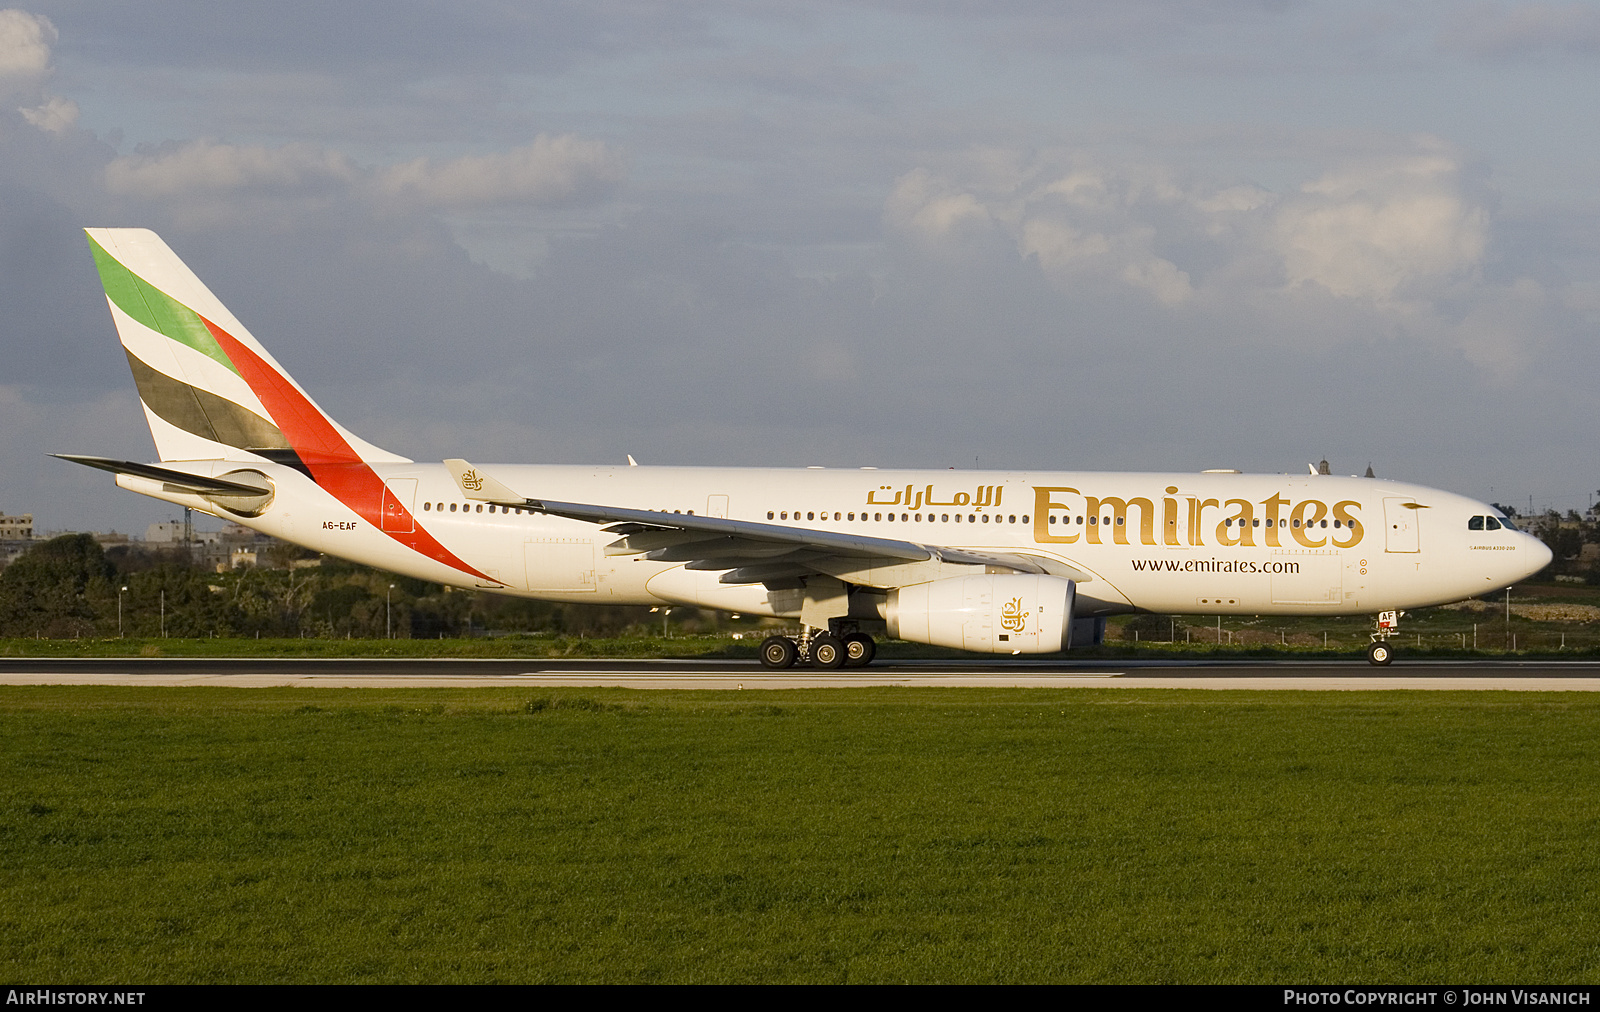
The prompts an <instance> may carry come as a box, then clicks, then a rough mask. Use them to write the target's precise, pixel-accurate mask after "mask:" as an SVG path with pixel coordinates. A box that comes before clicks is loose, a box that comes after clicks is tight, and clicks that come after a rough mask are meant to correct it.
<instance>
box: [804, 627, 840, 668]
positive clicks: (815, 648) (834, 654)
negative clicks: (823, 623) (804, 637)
mask: <svg viewBox="0 0 1600 1012" xmlns="http://www.w3.org/2000/svg"><path fill="white" fill-rule="evenodd" d="M845 658H846V654H845V646H844V644H843V643H841V642H839V637H837V636H835V635H834V634H833V633H823V634H822V635H821V636H817V637H814V638H813V639H812V640H811V663H812V664H814V665H816V666H817V667H819V668H842V667H844V662H845Z"/></svg>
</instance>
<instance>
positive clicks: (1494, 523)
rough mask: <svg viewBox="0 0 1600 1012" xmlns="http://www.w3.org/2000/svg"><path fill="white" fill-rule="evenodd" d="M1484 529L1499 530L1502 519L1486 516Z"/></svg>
mask: <svg viewBox="0 0 1600 1012" xmlns="http://www.w3.org/2000/svg"><path fill="white" fill-rule="evenodd" d="M1483 529H1484V530H1486V531H1498V530H1499V529H1500V521H1498V520H1496V519H1495V518H1494V517H1485V518H1484V520H1483Z"/></svg>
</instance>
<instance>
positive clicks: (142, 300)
mask: <svg viewBox="0 0 1600 1012" xmlns="http://www.w3.org/2000/svg"><path fill="white" fill-rule="evenodd" d="M89 248H90V249H91V250H92V251H93V252H94V264H95V266H96V267H97V268H99V270H100V283H101V284H102V285H104V286H105V289H106V295H107V296H109V297H110V299H111V301H112V302H114V303H116V304H117V308H118V309H120V310H122V311H123V312H124V313H127V314H128V315H129V316H131V317H133V318H134V319H135V320H138V321H139V322H140V323H142V324H144V325H145V326H146V327H149V328H150V329H151V330H153V331H155V332H156V333H158V334H165V335H166V336H167V337H170V338H172V339H173V340H174V341H177V342H178V343H180V344H186V345H188V346H189V347H191V348H193V349H194V350H195V351H198V352H199V353H200V354H202V355H205V356H208V357H209V358H213V359H215V360H217V361H218V362H220V363H222V364H223V365H225V366H227V367H228V369H230V370H232V371H233V372H234V373H237V372H238V371H239V370H238V369H235V368H234V366H233V363H232V362H230V361H229V360H228V356H227V354H226V353H225V352H223V350H222V346H221V345H219V344H217V339H216V338H214V337H212V336H211V331H209V330H207V329H206V325H205V322H204V321H203V320H201V319H200V314H199V313H196V312H195V311H194V310H192V309H190V308H189V307H188V306H185V305H184V304H183V303H181V302H178V301H177V300H175V299H173V298H172V297H171V296H169V295H167V294H166V293H165V292H162V291H160V290H158V289H156V288H153V287H151V286H150V285H149V283H147V282H146V281H145V280H144V279H143V278H141V277H139V276H138V275H137V274H135V273H133V272H132V271H130V270H128V268H126V267H124V266H122V263H121V262H120V261H118V260H117V258H116V257H114V256H112V255H111V254H110V253H107V252H106V251H105V250H104V249H102V248H101V246H100V244H99V243H97V242H95V241H94V239H92V238H91V239H90V240H89Z"/></svg>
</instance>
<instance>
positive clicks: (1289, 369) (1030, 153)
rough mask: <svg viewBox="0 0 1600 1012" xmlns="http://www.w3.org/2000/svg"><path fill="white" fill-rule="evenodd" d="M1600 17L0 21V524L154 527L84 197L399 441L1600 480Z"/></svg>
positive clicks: (711, 11)
mask: <svg viewBox="0 0 1600 1012" xmlns="http://www.w3.org/2000/svg"><path fill="white" fill-rule="evenodd" d="M1597 82H1600V5H1596V4H1587V3H1479V4H1470V3H1444V2H1440V3H1430V2H1394V0H1389V2H1384V3H1372V4H1364V3H1361V2H1350V0H1344V2H1339V3H1332V2H1317V0H1256V2H1227V0H1148V2H1139V0H1129V2H1124V3H1118V4H1106V3H1100V2H1075V0H1052V2H1042V0H1040V2H1018V3H1011V4H998V3H993V2H986V3H977V2H965V0H944V2H939V0H923V2H916V3H912V2H904V0H878V2H872V0H855V2H851V3H848V4H844V3H837V4H836V3H828V2H812V3H804V2H798V0H769V2H762V0H740V2H737V3H735V2H715V0H706V2H695V0H676V2H671V3H649V2H629V0H592V2H570V3H561V2H541V3H531V2H530V3H504V2H481V3H480V2H476V0H452V2H450V3H443V2H437V3H436V2H403V0H390V2H385V3H370V2H363V0H350V2H345V3H340V4H328V3H323V2H305V0H275V2H273V3H271V4H265V3H261V4H254V3H246V4H215V3H209V2H207V3H202V2H198V0H143V2H140V3H122V2H115V3H114V2H107V0H95V2H88V0H58V2H44V0H39V2H35V3H32V4H31V5H30V6H28V7H26V8H25V9H11V10H5V11H0V510H3V511H5V512H9V513H17V512H24V511H32V512H34V513H35V514H36V515H37V521H36V523H37V524H38V526H39V527H41V528H44V529H105V528H108V527H112V526H115V527H117V528H118V529H122V530H129V529H132V530H136V531H137V530H142V528H143V526H144V525H145V524H147V523H149V522H151V521H153V520H158V519H164V518H166V517H167V516H168V515H169V514H170V512H171V510H170V508H168V507H165V506H163V505H162V504H158V503H154V502H150V501H148V500H144V499H142V498H141V497H138V496H135V495H133V494H131V493H124V492H119V491H117V490H115V489H114V488H112V487H111V486H110V483H109V481H108V480H107V479H106V478H105V476H104V475H101V474H99V473H96V472H89V471H87V470H85V469H80V468H75V467H73V466H71V465H68V464H65V463H61V462H57V461H54V460H52V459H50V458H48V457H46V456H45V454H46V453H47V452H50V451H60V452H79V453H97V454H104V455H109V456H128V457H133V458H140V459H147V458H150V457H151V456H152V455H153V448H152V446H151V444H150V440H149V436H148V432H147V430H146V429H145V426H144V423H143V419H142V415H141V413H140V411H139V407H138V401H137V398H136V396H135V394H134V391H133V385H132V382H131V379H130V377H129V376H128V373H127V365H126V362H125V360H124V359H123V356H122V355H121V354H120V352H119V351H118V349H117V346H116V343H115V342H116V338H115V334H114V331H113V329H112V325H111V321H110V318H109V315H108V313H107V311H106V308H105V303H104V300H103V298H102V296H101V294H100V288H99V284H98V281H97V279H96V277H95V274H94V269H93V264H92V262H91V260H90V257H89V253H88V249H87V245H86V243H85V242H84V240H83V238H82V235H81V233H80V232H79V231H78V229H79V228H80V227H81V226H84V225H141V226H146V227H150V228H154V229H156V230H157V231H158V232H160V233H161V234H162V236H163V237H164V238H165V239H166V240H167V242H168V244H169V245H171V246H172V247H173V248H174V249H175V250H177V252H178V253H179V255H180V256H182V257H183V258H184V259H185V260H186V261H187V262H188V263H189V264H190V266H191V267H193V268H194V269H195V271H196V272H197V273H198V274H200V276H201V277H202V278H203V279H204V280H205V281H206V282H207V283H208V284H209V286H210V287H211V288H212V290H213V291H215V292H216V293H217V294H218V295H219V296H220V297H221V298H222V299H223V300H224V301H225V302H226V303H228V305H229V307H230V308H231V309H232V310H233V311H234V313H235V315H237V316H238V317H239V318H240V319H242V320H243V321H244V322H245V324H246V325H248V326H249V327H250V329H251V330H252V332H253V333H254V334H255V335H256V337H257V338H259V339H260V340H261V341H263V342H264V343H265V344H266V345H267V346H268V347H269V348H271V349H272V350H273V352H274V354H275V355H276V356H277V357H278V359H279V360H280V361H282V362H283V363H284V364H285V365H286V366H287V367H288V368H289V369H290V370H291V371H292V372H293V373H294V374H295V376H296V378H297V379H299V380H300V382H301V383H302V384H304V385H305V386H306V387H308V388H309V389H310V390H311V391H312V393H313V394H314V395H315V396H316V397H317V398H318V399H319V400H320V401H321V402H322V404H323V406H324V407H326V408H328V409H329V410H330V412H331V413H333V414H334V415H335V417H337V418H339V419H340V421H342V422H344V423H345V424H346V425H347V426H349V427H350V428H352V429H354V430H356V431H357V432H359V433H361V434H362V435H363V436H365V437H367V438H368V439H370V440H372V441H373V442H376V443H378V444H379V445H382V446H385V447H388V448H390V449H393V450H395V451H397V452H400V453H404V454H406V455H408V456H411V457H415V458H417V459H419V460H438V459H441V458H443V457H446V456H465V457H468V458H471V459H474V460H480V461H516V462H608V463H610V462H621V461H622V460H623V459H624V454H628V453H631V454H633V455H634V456H635V457H637V458H638V459H640V460H641V461H644V462H648V463H675V464H738V465H765V464H771V465H791V466H793V465H807V464H823V465H829V466H858V465H863V464H872V465H879V466H885V467H888V466H897V465H900V466H933V467H945V466H958V467H971V466H972V465H973V463H974V461H977V462H978V463H979V464H980V465H981V466H983V467H995V468H1002V467H1004V468H1023V467H1027V468H1085V469H1118V470H1157V469H1162V470H1165V469H1172V470H1199V469H1202V468H1208V467H1238V468H1242V469H1245V470H1251V471H1289V472H1300V471H1302V470H1303V469H1304V467H1305V464H1306V462H1308V461H1314V460H1317V459H1319V458H1322V457H1327V458H1328V459H1329V460H1331V461H1332V462H1333V465H1334V468H1335V470H1337V471H1339V472H1342V473H1350V472H1356V471H1360V470H1362V469H1364V468H1365V467H1366V466H1367V464H1368V462H1369V461H1370V462H1371V463H1372V465H1373V467H1374V468H1375V470H1376V471H1377V472H1378V474H1379V475H1380V476H1383V477H1393V478H1403V479H1407V480H1414V481H1419V482H1423V483H1425V484H1430V485H1436V486H1440V487H1445V488H1449V489H1452V490H1456V491H1460V492H1464V493H1467V494H1471V495H1476V496H1480V497H1482V498H1485V499H1495V500H1498V501H1501V502H1507V503H1511V504H1520V505H1521V507H1522V508H1526V506H1527V503H1528V498H1529V496H1532V497H1533V500H1534V503H1535V504H1536V505H1538V506H1543V505H1546V504H1549V505H1554V506H1556V507H1558V508H1560V509H1563V510H1565V509H1567V508H1571V507H1576V508H1578V509H1580V510H1581V509H1584V508H1586V507H1587V506H1588V504H1589V503H1590V502H1591V501H1592V500H1591V496H1592V493H1593V490H1594V489H1596V488H1600V452H1597V446H1596V444H1597V440H1596V437H1595V432H1596V422H1597V420H1600V342H1597V340H1596V338H1597V336H1600V191H1597V188H1596V185H1595V184H1596V182H1597V181H1600V119H1597V117H1596V115H1595V110H1596V108H1597V107H1600V102H1597V101H1596V100H1597V98H1600V94H1597V87H1596V85H1597Z"/></svg>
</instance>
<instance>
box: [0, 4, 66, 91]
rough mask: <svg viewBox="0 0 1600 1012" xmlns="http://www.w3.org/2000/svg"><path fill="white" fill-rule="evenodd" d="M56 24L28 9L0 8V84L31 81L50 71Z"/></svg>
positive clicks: (0, 85) (1, 85) (27, 82)
mask: <svg viewBox="0 0 1600 1012" xmlns="http://www.w3.org/2000/svg"><path fill="white" fill-rule="evenodd" d="M55 41H56V26H55V25H53V24H51V23H50V19H49V18H47V17H43V16H40V15H35V14H29V13H28V12H27V11H19V10H15V9H11V10H0V87H4V86H5V85H6V84H7V83H8V82H11V83H15V82H21V83H23V84H25V85H26V84H33V83H35V82H37V81H38V80H40V79H42V78H43V77H45V76H46V75H48V74H49V73H50V47H51V45H53V44H54V43H55Z"/></svg>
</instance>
